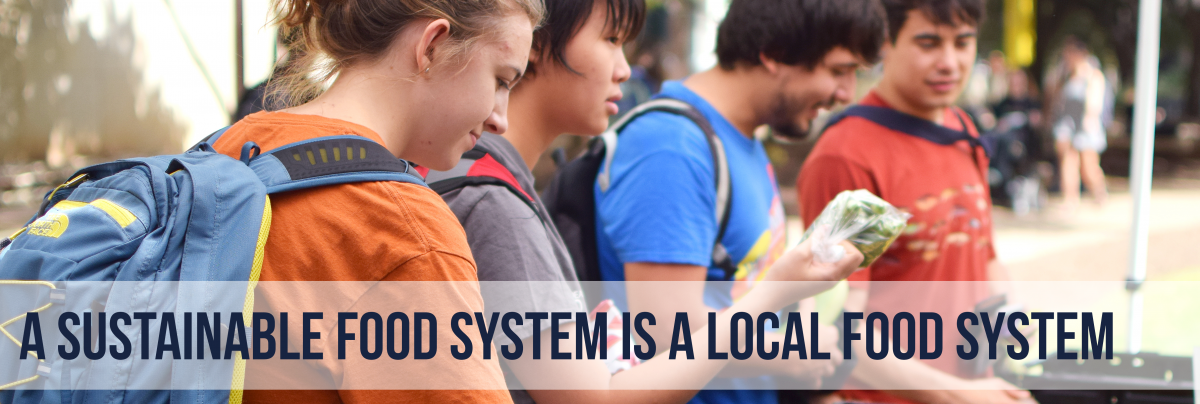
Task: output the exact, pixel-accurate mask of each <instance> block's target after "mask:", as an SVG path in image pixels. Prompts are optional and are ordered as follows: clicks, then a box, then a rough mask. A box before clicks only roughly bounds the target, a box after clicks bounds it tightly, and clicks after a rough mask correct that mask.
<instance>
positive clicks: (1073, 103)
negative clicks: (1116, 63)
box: [1051, 37, 1108, 212]
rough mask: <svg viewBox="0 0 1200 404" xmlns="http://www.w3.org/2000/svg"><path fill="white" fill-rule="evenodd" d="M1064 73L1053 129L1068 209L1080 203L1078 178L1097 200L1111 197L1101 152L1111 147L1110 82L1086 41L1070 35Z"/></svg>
mask: <svg viewBox="0 0 1200 404" xmlns="http://www.w3.org/2000/svg"><path fill="white" fill-rule="evenodd" d="M1062 57H1063V68H1064V71H1063V77H1064V79H1063V80H1062V81H1061V85H1060V87H1059V90H1058V91H1056V94H1057V97H1056V99H1055V101H1054V102H1055V112H1056V114H1057V115H1056V118H1055V120H1054V122H1053V126H1052V127H1051V130H1052V131H1053V133H1054V143H1055V149H1057V151H1058V161H1059V171H1060V175H1059V179H1060V181H1061V185H1062V195H1063V208H1064V210H1065V211H1067V212H1071V211H1074V210H1075V208H1077V207H1078V206H1079V191H1080V190H1079V180H1080V176H1082V177H1083V183H1084V185H1085V186H1087V189H1088V191H1089V192H1091V194H1092V197H1093V198H1095V200H1096V202H1097V203H1098V204H1103V203H1104V202H1105V200H1107V199H1108V191H1107V188H1106V186H1105V183H1104V171H1103V170H1101V169H1100V153H1101V152H1103V151H1104V149H1105V148H1106V147H1108V142H1107V139H1106V134H1105V131H1104V122H1103V119H1102V116H1103V113H1104V109H1105V99H1106V98H1107V95H1106V94H1105V93H1106V91H1108V84H1107V83H1106V81H1105V78H1104V73H1103V72H1102V71H1101V70H1100V68H1099V66H1096V65H1094V64H1093V63H1094V62H1093V60H1094V59H1095V57H1093V56H1092V54H1091V52H1090V51H1088V48H1087V44H1085V43H1083V41H1081V40H1079V39H1078V38H1075V37H1067V40H1066V44H1065V46H1064V47H1063V52H1062Z"/></svg>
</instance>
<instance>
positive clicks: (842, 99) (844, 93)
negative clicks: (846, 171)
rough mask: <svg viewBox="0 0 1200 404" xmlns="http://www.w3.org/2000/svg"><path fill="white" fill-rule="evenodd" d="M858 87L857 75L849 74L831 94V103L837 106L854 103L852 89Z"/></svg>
mask: <svg viewBox="0 0 1200 404" xmlns="http://www.w3.org/2000/svg"><path fill="white" fill-rule="evenodd" d="M857 86H858V74H855V73H851V74H848V75H847V77H846V78H845V79H844V80H842V82H841V83H839V85H838V88H837V90H836V91H834V92H833V101H834V102H835V103H837V104H839V105H842V104H849V103H851V102H853V101H854V89H855V88H857Z"/></svg>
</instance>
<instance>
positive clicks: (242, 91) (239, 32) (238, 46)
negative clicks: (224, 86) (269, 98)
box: [233, 0, 246, 114]
mask: <svg viewBox="0 0 1200 404" xmlns="http://www.w3.org/2000/svg"><path fill="white" fill-rule="evenodd" d="M243 25H245V24H243V21H242V0H234V1H233V41H234V45H233V49H234V53H235V54H234V55H233V60H234V61H235V66H234V72H235V73H236V76H237V78H236V79H235V80H237V83H236V84H235V86H234V88H236V89H237V102H238V104H241V102H242V96H244V95H246V49H245V43H244V42H245V33H244V32H243ZM233 113H234V114H237V106H234V107H233Z"/></svg>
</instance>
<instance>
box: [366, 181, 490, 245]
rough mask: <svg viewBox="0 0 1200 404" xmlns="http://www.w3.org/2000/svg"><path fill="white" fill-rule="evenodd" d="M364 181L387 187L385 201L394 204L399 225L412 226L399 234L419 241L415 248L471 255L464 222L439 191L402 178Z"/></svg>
mask: <svg viewBox="0 0 1200 404" xmlns="http://www.w3.org/2000/svg"><path fill="white" fill-rule="evenodd" d="M361 185H365V186H372V185H373V186H375V187H378V188H379V189H380V190H382V191H383V192H382V193H383V196H384V197H385V198H386V200H385V202H387V203H388V204H390V205H391V206H394V212H395V215H389V216H391V217H393V220H394V221H395V222H396V223H395V225H397V226H398V227H397V229H405V230H408V231H407V232H404V233H408V234H402V235H399V237H408V238H411V239H412V240H413V241H415V243H414V244H415V245H413V247H414V248H415V250H416V251H415V252H430V251H441V252H445V253H450V254H456V255H461V256H463V257H467V258H468V259H470V249H469V248H468V247H467V237H466V233H464V232H463V228H462V225H460V224H459V222H458V219H457V218H456V217H455V215H454V213H453V212H452V211H451V210H450V207H449V206H447V205H446V202H445V201H443V200H442V198H441V196H439V195H438V194H437V193H436V192H433V190H431V189H429V188H426V187H423V186H420V185H416V184H408V183H400V182H376V183H367V184H361ZM393 231H394V230H393Z"/></svg>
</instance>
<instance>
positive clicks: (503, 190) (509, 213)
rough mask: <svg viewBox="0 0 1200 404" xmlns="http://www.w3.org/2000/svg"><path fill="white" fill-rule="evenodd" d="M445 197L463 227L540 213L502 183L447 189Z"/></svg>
mask: <svg viewBox="0 0 1200 404" xmlns="http://www.w3.org/2000/svg"><path fill="white" fill-rule="evenodd" d="M442 198H443V199H444V200H445V201H446V204H447V205H449V207H450V210H451V211H452V212H454V215H455V216H456V217H458V220H459V221H460V222H462V224H463V226H464V227H466V226H467V225H468V224H479V223H480V222H485V223H486V222H496V221H500V220H501V219H509V218H536V217H537V212H536V211H534V210H533V209H532V208H531V207H530V206H529V204H528V203H527V202H526V201H525V199H524V198H522V197H519V196H517V195H516V194H514V193H513V191H512V190H510V189H508V188H507V187H504V186H501V185H489V184H481V185H468V186H464V187H462V188H459V189H456V190H453V191H450V192H447V193H446V194H444V195H442ZM535 203H536V202H535Z"/></svg>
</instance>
